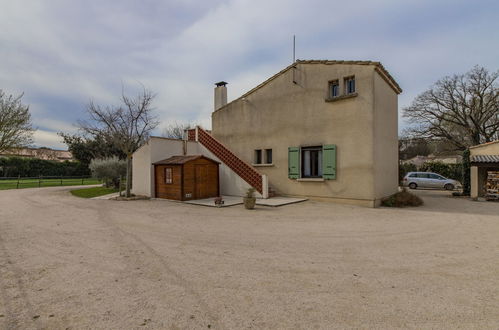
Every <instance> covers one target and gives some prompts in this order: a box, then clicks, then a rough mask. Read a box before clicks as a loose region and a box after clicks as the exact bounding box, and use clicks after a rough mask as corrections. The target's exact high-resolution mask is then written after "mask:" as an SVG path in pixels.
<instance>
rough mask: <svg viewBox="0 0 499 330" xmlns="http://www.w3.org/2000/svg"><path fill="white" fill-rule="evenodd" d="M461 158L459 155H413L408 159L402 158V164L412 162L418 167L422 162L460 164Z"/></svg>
mask: <svg viewBox="0 0 499 330" xmlns="http://www.w3.org/2000/svg"><path fill="white" fill-rule="evenodd" d="M462 160H463V157H462V156H461V155H439V156H435V155H428V156H415V157H412V158H410V159H406V160H402V161H401V163H402V164H413V165H415V166H416V167H417V168H420V167H421V166H422V165H423V164H424V163H429V162H440V163H444V164H460V163H461V162H462Z"/></svg>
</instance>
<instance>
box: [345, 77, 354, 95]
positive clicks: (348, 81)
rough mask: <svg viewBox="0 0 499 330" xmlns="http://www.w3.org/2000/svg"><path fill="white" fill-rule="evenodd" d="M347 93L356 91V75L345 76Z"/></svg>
mask: <svg viewBox="0 0 499 330" xmlns="http://www.w3.org/2000/svg"><path fill="white" fill-rule="evenodd" d="M344 86H345V95H348V94H353V93H355V76H351V77H346V78H345V85H344Z"/></svg>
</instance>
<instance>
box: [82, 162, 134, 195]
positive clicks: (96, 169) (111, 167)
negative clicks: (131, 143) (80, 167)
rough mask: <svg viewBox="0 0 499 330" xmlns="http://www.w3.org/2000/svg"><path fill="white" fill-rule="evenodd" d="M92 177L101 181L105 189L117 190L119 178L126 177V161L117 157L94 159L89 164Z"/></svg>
mask: <svg viewBox="0 0 499 330" xmlns="http://www.w3.org/2000/svg"><path fill="white" fill-rule="evenodd" d="M89 167H90V170H91V171H92V175H93V176H94V177H95V178H97V179H100V180H103V181H104V182H105V184H106V187H110V186H113V187H115V188H116V189H118V188H119V185H120V181H119V180H120V178H121V177H123V176H125V175H126V161H125V160H120V159H119V158H118V157H111V158H104V159H94V160H92V161H91V162H90V166H89Z"/></svg>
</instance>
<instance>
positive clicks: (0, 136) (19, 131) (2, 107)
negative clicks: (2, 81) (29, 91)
mask: <svg viewBox="0 0 499 330" xmlns="http://www.w3.org/2000/svg"><path fill="white" fill-rule="evenodd" d="M22 97H23V94H21V95H19V96H12V95H9V96H7V95H6V94H5V93H4V92H3V91H2V90H1V89H0V152H2V151H5V150H8V149H17V148H23V147H26V146H28V145H29V144H31V143H32V142H33V131H34V129H33V127H32V126H31V114H30V113H29V106H27V105H23V104H22V103H21V98H22Z"/></svg>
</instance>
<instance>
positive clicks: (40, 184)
mask: <svg viewBox="0 0 499 330" xmlns="http://www.w3.org/2000/svg"><path fill="white" fill-rule="evenodd" d="M41 186H42V176H41V175H39V176H38V188H40V187H41Z"/></svg>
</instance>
